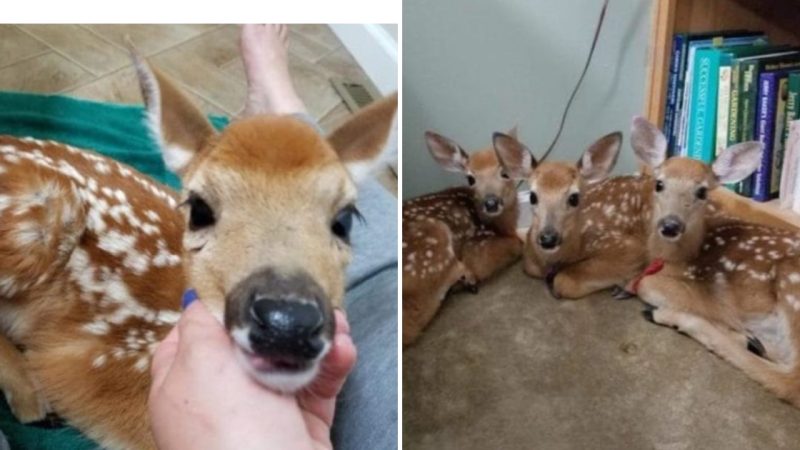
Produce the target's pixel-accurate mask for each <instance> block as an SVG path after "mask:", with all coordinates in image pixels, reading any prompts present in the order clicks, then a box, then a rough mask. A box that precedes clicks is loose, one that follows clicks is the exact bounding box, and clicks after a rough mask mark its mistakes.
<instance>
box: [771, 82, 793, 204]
mask: <svg viewBox="0 0 800 450" xmlns="http://www.w3.org/2000/svg"><path fill="white" fill-rule="evenodd" d="M788 91H789V79H788V77H787V76H786V75H782V76H781V77H779V78H778V80H777V88H776V90H775V123H774V131H773V133H772V168H771V170H770V183H769V198H778V193H779V191H780V187H781V170H783V149H784V139H783V136H784V132H783V131H784V126H785V125H786V101H787V98H788V96H789V95H788V93H789V92H788Z"/></svg>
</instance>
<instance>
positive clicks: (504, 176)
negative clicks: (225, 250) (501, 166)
mask: <svg viewBox="0 0 800 450" xmlns="http://www.w3.org/2000/svg"><path fill="white" fill-rule="evenodd" d="M500 176H501V177H503V178H505V179H506V180H508V179H510V178H511V177H509V176H508V174H507V173H506V172H505V171H503V172H500Z"/></svg>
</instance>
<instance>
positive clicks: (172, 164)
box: [129, 43, 216, 175]
mask: <svg viewBox="0 0 800 450" xmlns="http://www.w3.org/2000/svg"><path fill="white" fill-rule="evenodd" d="M129 47H130V51H131V56H132V58H133V64H134V66H135V68H136V75H137V76H138V78H139V87H140V89H141V91H142V97H144V103H145V109H146V118H145V121H146V123H147V127H148V128H149V129H150V133H151V135H152V137H153V139H155V140H156V142H157V143H158V146H159V147H160V148H161V155H162V157H163V158H164V163H165V164H166V166H167V168H168V169H169V170H171V171H173V172H175V173H177V174H179V175H180V174H182V172H183V170H184V169H186V166H188V165H189V162H190V161H191V160H192V159H193V158H194V156H195V155H196V154H197V153H198V152H199V151H200V150H202V149H203V147H204V146H205V144H206V142H207V141H208V139H209V138H211V137H212V136H214V135H215V134H216V131H215V130H214V127H213V126H211V123H210V122H209V121H208V119H207V118H206V116H205V115H204V114H203V113H202V112H201V111H200V110H199V109H198V108H197V107H196V106H195V105H194V104H193V103H192V102H191V100H189V98H188V97H186V96H185V95H184V94H183V93H182V92H181V90H180V89H179V88H178V87H177V86H175V85H174V84H173V83H172V81H170V80H169V79H168V78H167V77H166V76H165V75H164V74H162V73H161V72H159V71H158V70H156V69H154V68H151V67H150V65H149V64H148V63H147V61H145V60H144V58H143V57H142V56H141V55H140V54H139V53H138V52H137V51H136V49H134V48H133V47H132V45H130V43H129Z"/></svg>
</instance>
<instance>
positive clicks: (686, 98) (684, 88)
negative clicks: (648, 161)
mask: <svg viewBox="0 0 800 450" xmlns="http://www.w3.org/2000/svg"><path fill="white" fill-rule="evenodd" d="M766 42H767V36H766V35H765V34H763V33H762V32H758V31H742V30H730V31H718V32H712V33H703V34H698V35H689V38H688V42H687V43H686V44H685V50H684V54H685V61H686V63H685V64H686V67H685V68H683V69H682V68H681V67H679V68H678V70H679V72H678V85H677V86H678V88H677V96H678V98H677V102H678V103H677V104H676V109H675V112H674V115H675V117H674V119H673V123H674V125H673V132H674V133H675V137H674V139H675V146H676V147H675V154H678V155H682V156H686V154H687V134H688V133H687V129H688V127H689V105H690V104H691V97H692V92H691V87H692V79H693V73H694V66H693V61H694V54H695V52H696V51H697V50H698V49H700V48H706V47H712V46H717V47H719V46H723V45H725V46H735V45H752V44H754V43H766Z"/></svg>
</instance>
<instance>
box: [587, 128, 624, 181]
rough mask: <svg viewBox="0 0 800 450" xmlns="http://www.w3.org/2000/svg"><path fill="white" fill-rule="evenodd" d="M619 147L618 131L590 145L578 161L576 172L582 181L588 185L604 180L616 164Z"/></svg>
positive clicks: (620, 145)
mask: <svg viewBox="0 0 800 450" xmlns="http://www.w3.org/2000/svg"><path fill="white" fill-rule="evenodd" d="M620 147H622V132H620V131H615V132H613V133H609V134H607V135H605V136H603V137H601V138H600V139H598V140H597V141H595V142H594V143H593V144H592V145H590V146H589V148H587V149H586V151H585V152H583V155H581V159H579V160H578V170H580V172H581V176H582V177H583V179H584V180H586V181H588V182H589V183H596V182H598V181H601V180H603V179H605V178H606V177H607V176H608V174H609V173H611V170H613V169H614V166H615V165H616V164H617V157H618V156H619V149H620Z"/></svg>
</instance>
